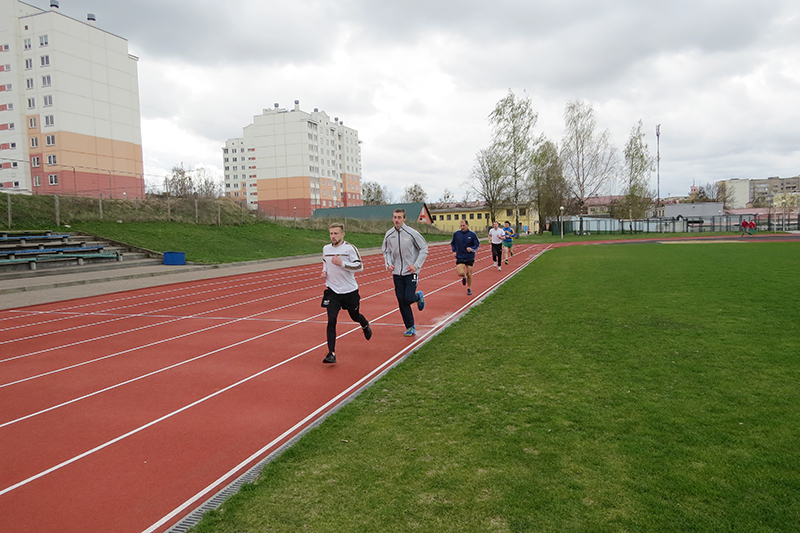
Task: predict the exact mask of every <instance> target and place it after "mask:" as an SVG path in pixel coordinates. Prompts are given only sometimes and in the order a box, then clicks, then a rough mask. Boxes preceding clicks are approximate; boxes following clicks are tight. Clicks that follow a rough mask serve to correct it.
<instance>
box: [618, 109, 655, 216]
mask: <svg viewBox="0 0 800 533" xmlns="http://www.w3.org/2000/svg"><path fill="white" fill-rule="evenodd" d="M654 164H655V159H654V158H653V156H652V155H650V150H649V148H648V147H647V143H646V142H644V133H643V132H642V121H641V120H640V121H639V122H638V123H637V125H636V126H634V127H633V128H631V136H630V137H629V138H628V144H627V145H626V146H625V166H624V168H623V176H622V177H623V179H624V180H625V192H624V195H623V196H624V197H623V199H622V202H621V203H620V205H619V206H617V207H618V208H619V211H621V212H622V213H624V216H626V217H627V218H629V219H631V229H633V221H632V219H634V218H644V216H645V215H646V214H647V210H648V209H649V208H650V206H651V205H652V203H653V196H654V192H653V191H652V190H650V187H649V182H650V174H651V173H652V172H653V167H654Z"/></svg>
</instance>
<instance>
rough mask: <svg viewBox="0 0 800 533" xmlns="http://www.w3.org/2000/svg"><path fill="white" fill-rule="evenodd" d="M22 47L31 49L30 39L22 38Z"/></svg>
mask: <svg viewBox="0 0 800 533" xmlns="http://www.w3.org/2000/svg"><path fill="white" fill-rule="evenodd" d="M22 48H23V49H24V50H30V49H31V40H30V39H23V40H22Z"/></svg>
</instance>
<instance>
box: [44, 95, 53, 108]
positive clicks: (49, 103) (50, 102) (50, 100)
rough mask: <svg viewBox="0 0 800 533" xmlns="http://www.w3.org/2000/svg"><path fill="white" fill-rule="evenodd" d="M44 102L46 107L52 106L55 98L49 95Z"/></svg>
mask: <svg viewBox="0 0 800 533" xmlns="http://www.w3.org/2000/svg"><path fill="white" fill-rule="evenodd" d="M42 100H43V101H44V105H45V106H51V105H53V96H52V95H50V94H48V95H47V96H45V97H44V98H43V99H42Z"/></svg>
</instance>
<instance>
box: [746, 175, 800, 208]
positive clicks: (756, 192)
mask: <svg viewBox="0 0 800 533" xmlns="http://www.w3.org/2000/svg"><path fill="white" fill-rule="evenodd" d="M798 194H800V176H795V177H793V178H778V177H774V178H764V179H755V180H750V201H751V202H753V203H756V204H759V205H763V206H769V205H773V203H774V200H775V198H776V197H777V198H785V197H787V196H796V195H798Z"/></svg>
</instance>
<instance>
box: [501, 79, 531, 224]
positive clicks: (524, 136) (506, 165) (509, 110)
mask: <svg viewBox="0 0 800 533" xmlns="http://www.w3.org/2000/svg"><path fill="white" fill-rule="evenodd" d="M538 119H539V114H538V113H537V112H536V111H534V110H533V107H532V105H531V99H530V98H529V97H527V96H525V97H523V98H517V96H516V95H515V94H514V91H512V90H511V89H509V90H508V94H507V95H506V96H505V97H504V98H502V99H501V100H500V101H498V102H497V104H496V105H495V108H494V111H492V112H491V113H490V114H489V123H490V124H491V126H492V145H493V149H494V151H495V152H496V153H497V154H498V155H499V156H500V157H501V159H502V162H503V169H504V177H505V178H506V179H507V180H508V187H507V198H506V199H507V200H508V203H510V204H512V205H513V206H514V215H515V217H516V219H515V224H516V229H517V231H519V230H520V225H519V208H520V205H527V204H528V203H529V201H530V198H528V197H527V194H526V193H527V192H528V191H527V188H526V187H525V179H526V177H527V176H528V173H529V167H530V162H531V156H532V154H533V151H534V149H535V147H536V145H537V144H538V143H539V142H540V139H537V138H535V137H534V134H533V130H534V128H535V127H536V121H537V120H538Z"/></svg>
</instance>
